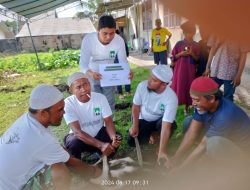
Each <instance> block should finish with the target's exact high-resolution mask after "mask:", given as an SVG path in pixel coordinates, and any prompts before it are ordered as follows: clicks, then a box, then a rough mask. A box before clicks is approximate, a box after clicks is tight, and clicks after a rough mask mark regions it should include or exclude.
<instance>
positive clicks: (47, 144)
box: [0, 113, 70, 190]
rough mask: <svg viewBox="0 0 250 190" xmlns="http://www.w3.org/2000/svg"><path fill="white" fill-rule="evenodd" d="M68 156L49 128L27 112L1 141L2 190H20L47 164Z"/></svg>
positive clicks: (0, 167) (0, 175)
mask: <svg viewBox="0 0 250 190" xmlns="http://www.w3.org/2000/svg"><path fill="white" fill-rule="evenodd" d="M69 157H70V155H69V154H68V152H66V151H65V150H64V149H63V148H62V146H61V145H60V144H59V142H58V140H57V139H56V138H55V137H54V136H53V134H52V133H51V131H50V129H49V128H45V127H44V126H43V125H41V124H40V123H39V122H38V121H37V120H36V119H34V118H33V117H31V116H30V115H29V114H28V113H25V114H23V115H22V116H21V117H20V118H19V119H17V120H16V122H15V123H14V124H13V125H12V126H11V127H10V128H9V129H8V130H7V131H6V132H5V133H4V134H3V136H2V137H1V138H0V189H3V190H18V189H21V188H22V187H23V185H25V184H26V183H27V182H28V180H29V179H30V178H31V177H32V176H34V174H36V172H38V171H39V170H40V169H42V168H43V167H44V166H45V165H52V164H55V163H61V162H67V161H68V160H69Z"/></svg>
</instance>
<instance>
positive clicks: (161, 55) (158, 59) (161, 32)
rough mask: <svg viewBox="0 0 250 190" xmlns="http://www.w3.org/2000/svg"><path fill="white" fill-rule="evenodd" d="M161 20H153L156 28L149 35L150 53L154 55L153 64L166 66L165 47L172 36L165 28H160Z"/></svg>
mask: <svg viewBox="0 0 250 190" xmlns="http://www.w3.org/2000/svg"><path fill="white" fill-rule="evenodd" d="M161 24H162V23H161V19H156V20H155V26H156V28H155V29H153V31H152V35H151V42H152V43H151V51H152V52H153V53H154V62H155V64H157V65H158V64H165V65H166V64H167V47H168V46H169V40H170V38H171V36H172V34H171V32H169V31H168V30H167V29H166V28H163V27H161Z"/></svg>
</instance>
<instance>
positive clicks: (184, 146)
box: [173, 77, 250, 167]
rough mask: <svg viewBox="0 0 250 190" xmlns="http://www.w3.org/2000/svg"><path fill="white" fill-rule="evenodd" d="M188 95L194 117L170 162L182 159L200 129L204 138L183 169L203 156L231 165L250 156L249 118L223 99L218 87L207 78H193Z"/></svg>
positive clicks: (185, 162)
mask: <svg viewBox="0 0 250 190" xmlns="http://www.w3.org/2000/svg"><path fill="white" fill-rule="evenodd" d="M190 94H191V97H192V100H193V106H194V107H195V113H194V115H193V119H192V121H191V124H190V126H189V128H188V130H187V132H186V134H185V136H184V139H183V141H182V143H181V145H180V147H179V148H178V150H177V151H176V153H175V155H174V157H173V160H175V161H179V160H180V159H181V157H182V156H183V155H184V154H185V153H186V152H187V151H188V150H189V149H190V148H191V147H192V146H193V144H194V142H195V141H196V139H197V137H198V135H199V134H200V133H201V131H202V129H203V131H204V132H205V136H204V137H203V138H202V140H201V142H200V144H199V145H198V146H197V147H196V149H194V151H193V152H192V153H191V154H190V155H189V157H188V158H187V159H186V160H185V161H184V163H183V165H182V166H183V167H184V166H186V165H189V164H190V163H194V162H195V161H197V160H198V159H200V158H201V156H202V155H204V153H206V154H207V155H208V156H209V158H210V159H212V160H213V161H215V160H216V161H219V162H221V163H233V164H236V163H237V162H235V160H238V161H240V160H241V158H244V157H245V155H246V154H249V148H250V120H249V117H248V116H247V114H246V113H245V112H244V111H243V110H242V109H241V108H239V107H238V106H237V105H235V104H234V103H233V102H231V101H229V100H228V99H225V98H223V97H222V95H221V92H220V91H219V86H218V84H217V83H216V82H215V81H213V80H212V79H211V78H208V77H199V78H196V79H195V80H194V81H193V82H192V84H191V87H190ZM230 167H231V166H230Z"/></svg>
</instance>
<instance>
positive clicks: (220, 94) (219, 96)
mask: <svg viewBox="0 0 250 190" xmlns="http://www.w3.org/2000/svg"><path fill="white" fill-rule="evenodd" d="M212 95H214V96H215V100H220V99H221V98H222V96H223V93H222V92H221V91H220V90H218V91H217V92H216V93H215V94H212ZM205 98H206V99H207V100H209V99H210V98H211V95H206V96H205Z"/></svg>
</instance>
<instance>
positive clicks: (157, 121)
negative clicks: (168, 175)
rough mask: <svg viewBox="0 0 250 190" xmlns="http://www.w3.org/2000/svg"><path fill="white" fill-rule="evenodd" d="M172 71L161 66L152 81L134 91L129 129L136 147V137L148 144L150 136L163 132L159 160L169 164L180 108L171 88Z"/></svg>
mask: <svg viewBox="0 0 250 190" xmlns="http://www.w3.org/2000/svg"><path fill="white" fill-rule="evenodd" d="M172 76H173V72H172V70H171V68H170V67H169V66H168V65H158V66H156V67H155V68H154V69H153V70H152V74H151V76H150V77H149V80H147V81H142V82H141V83H140V84H139V85H138V87H137V89H136V92H135V95H134V99H133V107H132V117H133V125H132V127H131V128H130V130H129V137H128V144H129V145H130V146H134V144H135V143H134V138H133V137H138V140H139V142H140V143H143V144H145V143H148V142H149V139H150V135H151V134H152V133H153V132H155V131H158V132H160V147H159V153H158V161H160V160H161V159H164V162H165V164H166V167H168V164H169V158H168V155H167V144H168V140H169V137H170V135H171V133H172V132H173V129H174V127H176V124H175V115H176V110H177V107H178V100H177V96H176V94H175V93H174V91H173V90H172V89H171V88H170V87H169V82H170V81H171V79H172Z"/></svg>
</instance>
